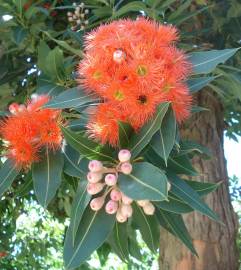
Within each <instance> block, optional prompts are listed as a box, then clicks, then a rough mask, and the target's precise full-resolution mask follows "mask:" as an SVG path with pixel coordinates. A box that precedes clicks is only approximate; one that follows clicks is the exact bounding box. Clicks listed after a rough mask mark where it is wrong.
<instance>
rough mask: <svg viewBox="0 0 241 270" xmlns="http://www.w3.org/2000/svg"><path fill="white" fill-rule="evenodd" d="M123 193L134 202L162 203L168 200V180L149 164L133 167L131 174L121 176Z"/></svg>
mask: <svg viewBox="0 0 241 270" xmlns="http://www.w3.org/2000/svg"><path fill="white" fill-rule="evenodd" d="M118 185H119V187H120V189H121V191H122V192H123V193H124V194H126V195H127V196H128V197H130V198H132V199H134V200H152V201H162V200H166V199H167V178H166V175H165V174H164V173H163V172H162V171H161V170H160V169H158V168H157V167H155V166H153V165H152V164H150V163H147V162H140V163H136V164H134V165H133V170H132V172H131V174H129V175H125V174H120V175H119V178H118Z"/></svg>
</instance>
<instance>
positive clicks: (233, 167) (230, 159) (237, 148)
mask: <svg viewBox="0 0 241 270" xmlns="http://www.w3.org/2000/svg"><path fill="white" fill-rule="evenodd" d="M224 152H225V157H226V160H227V168H228V175H229V176H230V177H232V176H233V175H236V176H237V177H238V178H239V179H240V183H241V137H240V138H239V142H238V143H237V142H235V141H234V140H230V139H229V138H227V137H225V139H224Z"/></svg>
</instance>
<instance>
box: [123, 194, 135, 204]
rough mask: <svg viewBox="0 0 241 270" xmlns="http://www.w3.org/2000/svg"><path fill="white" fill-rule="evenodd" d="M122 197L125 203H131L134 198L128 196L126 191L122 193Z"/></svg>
mask: <svg viewBox="0 0 241 270" xmlns="http://www.w3.org/2000/svg"><path fill="white" fill-rule="evenodd" d="M121 199H122V202H123V203H124V204H131V203H132V202H133V200H132V199H131V198H129V197H127V196H126V195H125V194H124V193H121Z"/></svg>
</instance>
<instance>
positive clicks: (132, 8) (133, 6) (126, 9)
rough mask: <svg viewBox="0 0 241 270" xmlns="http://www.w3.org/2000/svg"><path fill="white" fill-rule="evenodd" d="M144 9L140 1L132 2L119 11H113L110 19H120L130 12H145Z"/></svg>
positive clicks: (144, 6)
mask: <svg viewBox="0 0 241 270" xmlns="http://www.w3.org/2000/svg"><path fill="white" fill-rule="evenodd" d="M145 9H146V5H145V4H144V3H143V2H141V1H132V2H131V3H128V4H126V5H125V6H122V7H121V8H120V9H118V10H117V11H115V12H114V13H113V16H112V18H113V19H114V18H117V17H120V16H122V15H125V14H128V13H130V12H133V11H136V12H138V13H139V12H140V10H143V11H144V10H145Z"/></svg>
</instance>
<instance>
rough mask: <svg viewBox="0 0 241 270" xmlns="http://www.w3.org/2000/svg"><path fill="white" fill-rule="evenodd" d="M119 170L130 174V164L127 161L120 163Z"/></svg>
mask: <svg viewBox="0 0 241 270" xmlns="http://www.w3.org/2000/svg"><path fill="white" fill-rule="evenodd" d="M120 169H121V172H122V173H124V174H130V173H131V172H132V165H131V164H130V163H129V162H124V163H122V164H121V167H120Z"/></svg>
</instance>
